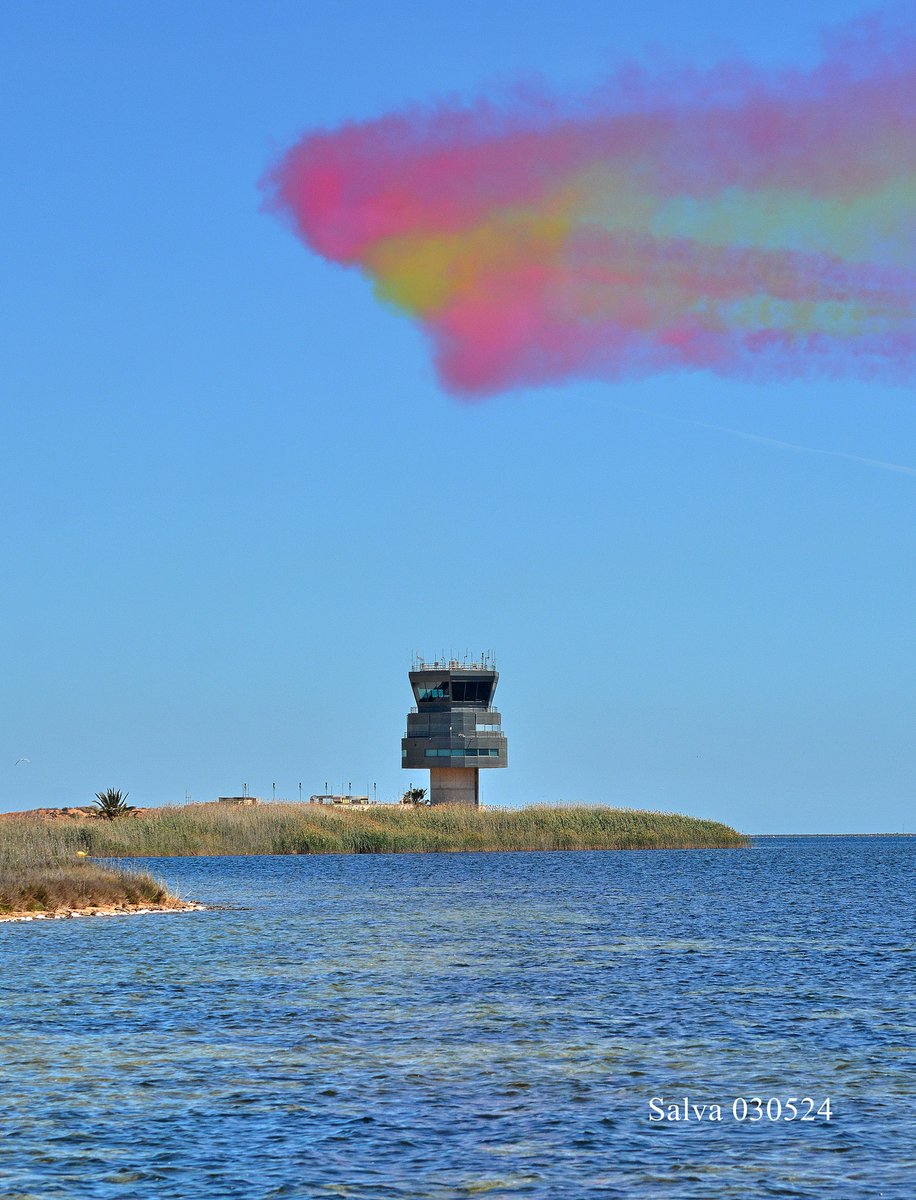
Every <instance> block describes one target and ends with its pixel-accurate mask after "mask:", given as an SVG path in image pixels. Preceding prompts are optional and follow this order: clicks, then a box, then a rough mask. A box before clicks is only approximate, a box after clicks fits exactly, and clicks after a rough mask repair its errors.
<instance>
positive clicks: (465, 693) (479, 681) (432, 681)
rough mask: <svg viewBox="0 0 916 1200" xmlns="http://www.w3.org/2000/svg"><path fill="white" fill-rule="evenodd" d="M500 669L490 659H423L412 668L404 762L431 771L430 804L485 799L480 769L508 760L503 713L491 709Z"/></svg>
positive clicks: (402, 762) (498, 765) (402, 746)
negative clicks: (465, 660)
mask: <svg viewBox="0 0 916 1200" xmlns="http://www.w3.org/2000/svg"><path fill="white" fill-rule="evenodd" d="M498 680H499V674H498V673H497V671H496V668H495V666H494V665H493V664H492V663H491V661H490V660H489V659H488V658H484V659H483V660H482V661H480V662H471V663H467V662H464V661H461V662H459V661H457V660H455V659H451V660H446V661H441V662H440V661H436V662H433V663H427V662H424V661H423V659H419V660H417V661H416V662H415V664H414V668H413V670H412V671H411V672H410V686H411V688H413V694H414V699H415V700H416V702H417V704H416V707H415V708H412V709H411V710H410V712H409V713H408V714H407V733H406V734H405V735H404V737H403V738H402V740H401V766H402V767H405V768H407V769H408V770H421V771H429V801H430V804H469V805H473V806H474V807H475V808H476V807H478V806H479V804H480V771H481V770H482V769H483V768H486V767H505V766H508V765H509V756H508V744H507V742H506V735H505V734H504V733H503V731H502V717H501V716H500V715H499V713H498V712H497V710H496V709H495V708H491V703H492V700H493V693H494V692H495V691H496V684H497V682H498Z"/></svg>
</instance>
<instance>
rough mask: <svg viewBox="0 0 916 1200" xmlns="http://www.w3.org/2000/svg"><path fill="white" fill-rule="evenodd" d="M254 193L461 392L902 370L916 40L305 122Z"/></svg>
mask: <svg viewBox="0 0 916 1200" xmlns="http://www.w3.org/2000/svg"><path fill="white" fill-rule="evenodd" d="M265 186H266V188H267V190H268V195H269V204H270V205H271V207H273V208H275V209H276V210H278V211H280V212H281V213H283V214H284V215H286V216H288V217H289V218H291V220H292V221H293V223H294V226H295V228H296V230H297V232H298V233H299V235H300V236H301V237H302V238H303V240H304V241H305V242H306V243H307V244H308V245H309V246H311V247H312V248H313V249H314V250H316V251H317V252H318V253H319V254H322V255H323V256H325V257H326V258H329V259H332V260H334V261H337V262H339V263H343V264H348V265H358V266H359V267H360V268H361V269H362V270H363V271H365V272H366V273H367V274H368V275H370V276H371V277H372V279H373V280H374V282H375V288H376V291H377V294H378V295H379V297H381V298H383V299H384V300H386V301H389V302H391V303H393V304H395V305H397V306H398V307H400V308H402V309H404V310H405V311H406V312H408V313H410V314H411V315H413V316H414V317H415V318H416V319H417V320H418V321H420V322H421V324H422V325H423V327H424V328H425V329H426V330H427V331H428V332H429V335H430V336H431V338H432V341H433V344H434V346H435V352H436V359H437V364H438V368H439V372H440V375H441V378H442V380H443V383H444V384H445V385H446V386H447V387H448V388H450V389H451V390H452V391H455V392H458V393H462V394H465V395H474V394H477V395H482V394H485V393H489V392H494V391H498V390H500V389H503V388H507V387H512V386H517V385H521V384H537V383H544V382H548V381H556V380H562V379H566V378H571V377H577V376H592V377H600V378H606V379H615V378H620V377H622V376H625V375H633V374H645V373H650V372H655V371H666V370H671V369H677V368H695V369H707V370H711V371H715V372H717V373H720V374H724V375H730V376H736V377H743V378H752V379H753V378H756V379H773V378H780V377H783V378H792V377H800V376H806V375H811V374H817V375H827V376H837V377H839V376H858V377H867V378H876V379H886V380H896V381H901V382H903V381H911V380H912V378H913V376H914V374H916V370H914V368H916V271H914V268H916V40H914V39H913V38H912V37H909V36H907V37H904V36H901V34H900V32H899V31H891V32H890V33H889V32H888V31H887V30H883V29H882V28H881V27H880V26H879V25H878V24H877V23H872V24H871V25H863V26H861V27H859V28H858V29H857V30H856V31H855V33H854V34H852V35H850V36H848V37H846V39H845V40H844V41H843V42H842V43H841V44H838V45H837V46H836V47H835V48H834V49H833V51H832V52H831V53H829V54H827V55H826V56H825V58H824V60H823V62H822V63H821V64H820V65H819V66H818V67H817V68H816V69H815V70H813V71H811V72H809V73H807V74H806V73H802V72H791V73H789V72H786V73H783V74H781V75H779V76H773V75H769V76H767V75H764V74H762V73H760V72H755V71H754V70H753V69H752V68H749V67H747V66H746V65H740V66H737V65H731V66H729V67H724V68H721V69H719V70H717V71H715V72H710V73H707V74H705V75H700V74H697V73H691V72H689V71H687V70H684V71H681V72H680V73H676V74H669V75H667V76H666V77H664V78H651V77H650V76H649V75H647V74H646V73H645V72H641V71H638V70H636V69H635V68H628V69H627V70H626V71H621V72H620V73H619V74H618V75H617V76H616V77H615V79H614V80H612V81H611V82H610V83H609V84H608V85H607V86H606V87H605V88H604V89H603V90H602V91H601V92H600V94H597V95H594V96H592V97H591V98H589V99H588V100H586V101H584V102H582V103H580V104H578V105H577V106H570V105H564V104H562V103H560V102H557V101H548V100H545V99H544V98H543V97H541V98H537V99H533V100H529V101H528V102H521V101H516V102H507V103H505V104H497V103H495V102H487V101H483V100H482V101H480V102H478V103H477V104H475V105H473V106H470V107H458V106H451V107H449V106H444V107H437V108H435V109H430V110H427V111H413V110H411V111H410V112H408V113H402V114H398V115H392V116H386V117H382V118H380V119H378V120H374V121H368V122H365V123H363V124H354V125H347V126H344V127H343V128H341V129H339V130H338V131H336V132H331V133H314V134H310V135H308V136H306V137H305V138H303V139H302V140H301V141H300V142H299V143H298V144H297V145H295V146H293V147H292V149H290V150H289V151H288V152H287V154H286V155H285V156H284V157H283V159H282V160H281V161H280V162H279V163H278V164H277V165H276V166H275V167H274V169H273V170H272V171H271V173H270V174H269V175H268V177H267V179H266V180H265Z"/></svg>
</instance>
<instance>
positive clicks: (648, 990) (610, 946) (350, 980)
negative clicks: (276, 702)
mask: <svg viewBox="0 0 916 1200" xmlns="http://www.w3.org/2000/svg"><path fill="white" fill-rule="evenodd" d="M137 865H138V866H141V865H142V866H143V867H144V868H147V869H151V870H152V871H153V872H154V874H156V875H157V876H159V877H160V878H162V879H163V880H164V881H165V882H166V883H167V884H169V885H170V886H171V887H173V888H177V889H178V890H179V891H180V892H181V894H182V895H183V896H185V897H186V898H191V899H196V900H203V901H205V902H208V903H210V904H211V905H213V906H215V907H214V908H213V909H212V910H210V911H206V912H196V913H194V912H192V913H184V914H161V915H159V914H153V915H148V916H138V917H114V918H99V919H88V920H82V921H54V922H36V923H32V924H29V925H5V926H0V956H2V964H3V993H4V997H3V1009H2V1018H3V1038H2V1044H0V1075H2V1082H3V1111H4V1117H3V1131H2V1132H3V1138H2V1142H0V1196H3V1197H11V1196H40V1197H42V1200H44V1198H46V1197H58V1196H59V1197H67V1200H82V1198H83V1197H85V1198H87V1200H89V1198H92V1200H95V1198H99V1200H109V1198H110V1200H114V1198H118V1200H121V1198H123V1197H125V1196H129V1197H132V1198H134V1197H136V1198H137V1200H146V1198H147V1197H149V1198H150V1200H152V1198H153V1197H155V1198H156V1200H172V1198H175V1200H196V1198H197V1197H201V1198H204V1197H207V1198H208V1200H209V1198H215V1197H218V1198H224V1197H225V1198H233V1200H234V1198H235V1197H239V1198H240V1200H241V1198H244V1200H261V1198H265V1200H266V1198H267V1197H303V1198H306V1197H308V1198H309V1200H311V1198H312V1197H324V1196H327V1197H345V1196H346V1197H350V1198H356V1200H376V1198H378V1200H381V1198H383V1197H384V1198H400V1197H403V1198H404V1200H407V1198H410V1200H419V1198H425V1197H429V1198H430V1200H452V1198H453V1197H454V1198H457V1197H467V1196H473V1195H477V1194H483V1195H487V1196H489V1197H516V1196H518V1197H537V1198H538V1200H541V1198H543V1200H567V1198H568V1200H579V1198H581V1197H587V1196H602V1197H616V1196H620V1197H654V1196H659V1197H662V1196H664V1197H666V1198H667V1197H672V1198H675V1200H676V1198H680V1197H684V1198H691V1200H694V1198H697V1200H699V1198H700V1197H704V1198H705V1197H731V1196H734V1197H747V1196H764V1195H770V1194H773V1195H776V1194H781V1195H789V1196H793V1197H808V1196H810V1197H812V1198H813V1197H817V1198H818V1200H820V1198H821V1197H823V1196H825V1195H830V1196H831V1197H843V1196H850V1197H852V1196H855V1197H857V1198H860V1197H866V1196H878V1195H883V1196H887V1197H892V1198H897V1197H899V1198H900V1200H904V1197H906V1198H907V1200H908V1198H909V1197H910V1195H911V1194H912V1179H913V1178H914V1177H916V1156H914V1152H913V1138H912V1129H913V1119H914V1108H913V1089H912V1079H913V1077H914V1070H916V1061H914V1051H913V1045H914V1037H913V1035H914V1018H913V1013H912V994H913V976H914V950H913V945H914V943H913V916H912V899H913V895H914V883H916V841H914V839H912V838H852V837H850V838H823V839H820V838H805V839H792V838H787V839H779V838H766V839H759V840H756V841H755V842H754V845H753V846H752V848H751V849H748V850H730V851H727V852H725V851H715V850H712V851H709V850H696V851H692V850H686V851H622V852H611V851H603V852H562V853H512V854H503V853H488V854H422V855H414V854H398V855H327V856H293V857H257V858H188V859H175V858H169V859H144V860H137ZM792 1097H796V1098H805V1097H811V1098H812V1099H817V1101H818V1103H819V1104H820V1103H821V1102H822V1101H823V1100H824V1099H826V1098H828V1097H829V1098H830V1100H831V1110H830V1111H831V1119H830V1120H829V1121H827V1120H826V1119H824V1118H823V1117H820V1118H818V1119H815V1120H813V1121H808V1122H802V1121H801V1120H784V1119H782V1118H780V1119H778V1120H775V1121H773V1120H770V1119H768V1118H767V1117H766V1116H763V1117H762V1118H761V1119H758V1120H756V1121H754V1120H751V1119H750V1118H751V1117H752V1116H753V1114H754V1107H753V1105H751V1107H750V1110H749V1114H748V1116H747V1117H745V1118H744V1119H739V1118H740V1117H741V1115H742V1112H743V1110H742V1108H741V1105H740V1104H738V1106H737V1108H735V1107H734V1104H735V1101H737V1100H742V1099H743V1100H745V1101H748V1100H753V1099H755V1098H761V1099H762V1100H763V1102H764V1104H765V1103H766V1100H767V1099H770V1098H778V1099H779V1100H780V1105H781V1106H782V1105H783V1104H784V1102H785V1101H786V1100H787V1099H789V1098H792ZM653 1098H663V1099H664V1104H663V1111H665V1110H667V1109H668V1106H669V1104H670V1105H673V1106H676V1107H678V1108H679V1109H683V1107H684V1100H685V1098H687V1100H688V1104H687V1111H688V1113H689V1112H690V1111H691V1106H692V1105H693V1106H702V1105H707V1106H709V1105H712V1104H717V1105H719V1106H720V1107H721V1109H722V1112H723V1114H724V1118H725V1119H723V1120H721V1121H712V1122H711V1121H709V1120H705V1119H704V1120H689V1121H676V1120H671V1121H669V1120H650V1117H651V1116H652V1115H653V1112H654V1110H653V1109H652V1108H651V1107H650V1104H651V1101H652V1100H653ZM706 1111H707V1112H708V1111H709V1109H708V1108H707V1110H706ZM775 1111H776V1109H775V1106H773V1107H771V1112H775Z"/></svg>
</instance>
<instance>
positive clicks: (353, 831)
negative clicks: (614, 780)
mask: <svg viewBox="0 0 916 1200" xmlns="http://www.w3.org/2000/svg"><path fill="white" fill-rule="evenodd" d="M36 824H39V823H38V822H35V821H34V820H27V819H25V818H21V819H18V820H14V821H8V822H3V823H2V824H0V844H2V843H5V842H9V841H13V842H16V841H18V840H20V839H25V840H26V841H29V840H31V841H32V842H33V843H34V844H40V845H41V846H42V847H46V848H47V850H48V851H49V852H50V851H51V850H52V849H53V853H54V855H57V856H58V859H59V857H60V856H63V857H64V858H67V857H68V856H69V858H70V861H71V862H72V856H73V855H74V854H75V853H76V852H77V851H78V850H83V851H86V852H88V854H89V855H91V856H93V857H138V858H139V857H165V856H171V855H253V854H372V853H380V854H384V853H422V852H429V851H459V850H647V849H659V850H660V849H666V850H669V849H698V848H702V849H713V848H739V847H744V846H746V845H747V844H748V842H747V839H746V838H745V837H744V836H743V835H742V834H740V833H737V832H736V831H735V830H734V829H731V828H730V827H729V826H727V825H723V824H720V823H719V822H717V821H705V820H699V819H697V818H695V817H686V816H681V815H679V814H676V813H661V812H642V811H638V810H635V809H626V808H597V807H585V806H582V807H572V806H569V807H551V806H547V805H534V806H531V807H528V808H522V809H473V808H458V807H440V808H422V807H420V808H411V807H408V806H406V805H405V806H402V807H391V808H387V807H381V806H379V807H373V808H369V809H358V810H347V809H342V808H331V807H325V806H319V805H300V804H262V805H257V806H251V807H242V806H238V807H234V806H230V805H217V804H198V805H187V806H183V807H172V808H159V809H149V810H147V811H146V812H144V813H142V814H139V815H136V816H130V817H121V818H119V819H118V820H115V821H100V820H85V821H73V822H70V821H65V820H62V821H54V822H47V823H40V824H41V826H42V827H41V829H40V831H39V830H35V829H34V828H32V827H33V826H35V825H36ZM42 839H44V840H42ZM42 852H43V851H42ZM49 861H51V860H50V859H49ZM0 863H2V858H0Z"/></svg>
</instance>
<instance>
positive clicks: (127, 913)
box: [0, 900, 207, 921]
mask: <svg viewBox="0 0 916 1200" xmlns="http://www.w3.org/2000/svg"><path fill="white" fill-rule="evenodd" d="M206 907H207V906H206V905H205V904H194V903H193V902H191V901H182V900H179V901H178V902H177V903H176V902H173V903H172V904H140V905H129V904H107V905H91V906H90V907H88V908H62V909H58V910H56V911H55V912H19V913H15V912H14V913H0V921H63V920H69V919H70V918H71V917H139V916H142V915H144V914H146V913H179V912H202V911H203V910H204V909H206Z"/></svg>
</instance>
